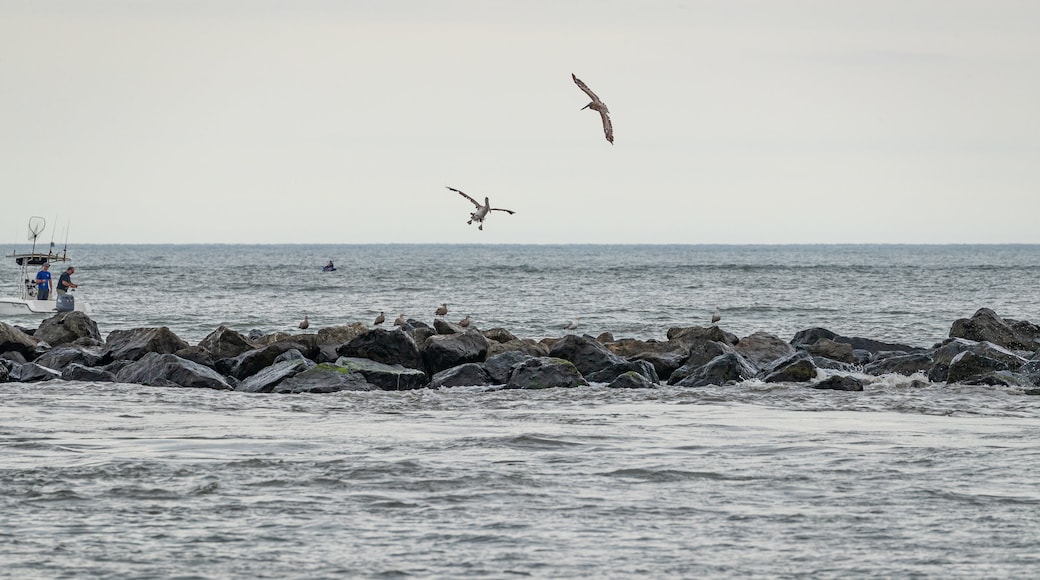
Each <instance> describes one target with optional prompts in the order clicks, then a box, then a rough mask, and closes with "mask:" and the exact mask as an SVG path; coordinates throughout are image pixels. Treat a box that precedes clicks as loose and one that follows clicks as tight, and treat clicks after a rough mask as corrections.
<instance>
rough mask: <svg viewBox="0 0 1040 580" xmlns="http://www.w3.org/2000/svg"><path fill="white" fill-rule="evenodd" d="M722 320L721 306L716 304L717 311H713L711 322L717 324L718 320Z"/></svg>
mask: <svg viewBox="0 0 1040 580" xmlns="http://www.w3.org/2000/svg"><path fill="white" fill-rule="evenodd" d="M720 320H722V315H721V314H719V307H718V306H716V307H715V312H712V313H711V323H712V324H715V323H716V322H718V321H720Z"/></svg>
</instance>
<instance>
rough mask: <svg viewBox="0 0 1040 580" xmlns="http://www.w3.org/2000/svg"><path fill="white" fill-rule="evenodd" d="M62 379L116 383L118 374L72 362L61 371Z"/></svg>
mask: <svg viewBox="0 0 1040 580" xmlns="http://www.w3.org/2000/svg"><path fill="white" fill-rule="evenodd" d="M61 378H62V380H66V381H84V382H90V383H114V382H116V376H115V375H114V374H112V373H110V372H108V371H106V370H104V369H99V368H93V367H88V366H83V365H81V364H79V363H71V364H69V365H68V366H66V367H65V368H64V369H62V371H61Z"/></svg>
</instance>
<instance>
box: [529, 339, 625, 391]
mask: <svg viewBox="0 0 1040 580" xmlns="http://www.w3.org/2000/svg"><path fill="white" fill-rule="evenodd" d="M549 356H550V357H555V358H562V359H564V360H569V361H571V362H572V363H574V366H575V367H577V369H578V372H580V373H581V374H582V375H586V376H587V375H591V374H592V373H594V372H596V371H599V370H603V369H605V368H609V367H613V366H615V365H619V364H624V363H625V362H626V361H625V359H623V358H621V357H619V356H618V355H616V354H614V353H612V352H610V351H609V350H607V348H606V347H605V346H603V345H602V344H600V343H599V342H597V341H596V340H595V339H593V338H590V337H588V336H578V335H576V334H568V335H567V336H564V337H563V338H561V339H560V340H558V341H556V343H555V344H553V346H552V348H551V349H549ZM625 370H634V369H625ZM621 372H624V371H621ZM618 374H620V373H618ZM616 377H617V375H614V376H612V377H610V378H609V379H607V380H614V378H616Z"/></svg>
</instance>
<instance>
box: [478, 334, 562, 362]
mask: <svg viewBox="0 0 1040 580" xmlns="http://www.w3.org/2000/svg"><path fill="white" fill-rule="evenodd" d="M504 352H521V353H524V354H526V355H528V356H533V357H538V356H549V347H548V346H547V345H545V344H543V343H541V342H538V341H536V340H533V339H530V338H518V339H515V340H508V341H505V342H495V341H489V343H488V357H489V358H490V357H493V356H495V355H497V354H502V353H504Z"/></svg>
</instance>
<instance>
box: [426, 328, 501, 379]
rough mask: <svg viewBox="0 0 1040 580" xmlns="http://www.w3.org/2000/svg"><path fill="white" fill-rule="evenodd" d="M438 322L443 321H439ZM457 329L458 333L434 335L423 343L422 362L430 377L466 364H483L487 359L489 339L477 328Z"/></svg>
mask: <svg viewBox="0 0 1040 580" xmlns="http://www.w3.org/2000/svg"><path fill="white" fill-rule="evenodd" d="M438 322H443V321H441V320H439V319H438ZM444 324H450V323H447V322H446V323H444ZM453 326H455V325H453ZM457 328H458V330H459V332H457V333H453V334H438V335H434V336H431V337H429V338H427V339H426V342H425V343H423V348H422V360H423V364H424V365H425V366H426V372H428V373H429V374H430V375H435V374H437V373H439V372H441V371H443V370H446V369H450V368H451V367H456V366H459V365H462V364H466V363H482V362H484V361H485V360H486V359H487V353H488V339H486V338H484V335H483V334H481V332H480V331H479V330H477V329H475V328H473V329H463V328H462V327H460V326H457Z"/></svg>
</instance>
